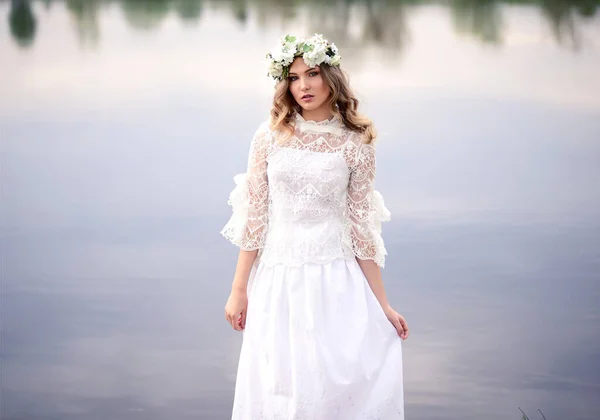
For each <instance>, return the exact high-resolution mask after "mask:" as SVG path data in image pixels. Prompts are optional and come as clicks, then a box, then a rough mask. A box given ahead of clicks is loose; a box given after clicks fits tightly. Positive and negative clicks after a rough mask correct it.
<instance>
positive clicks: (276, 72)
mask: <svg viewBox="0 0 600 420" xmlns="http://www.w3.org/2000/svg"><path fill="white" fill-rule="evenodd" d="M282 74H283V65H282V64H281V63H275V62H273V61H271V62H270V63H269V76H271V77H273V78H274V79H281V76H282Z"/></svg>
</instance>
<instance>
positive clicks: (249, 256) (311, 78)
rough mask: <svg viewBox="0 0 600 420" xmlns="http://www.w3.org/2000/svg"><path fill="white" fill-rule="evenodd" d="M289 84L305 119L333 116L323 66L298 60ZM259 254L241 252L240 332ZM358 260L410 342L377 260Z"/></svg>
mask: <svg viewBox="0 0 600 420" xmlns="http://www.w3.org/2000/svg"><path fill="white" fill-rule="evenodd" d="M288 81H289V89H290V92H291V93H292V96H293V97H294V99H295V100H296V102H297V103H298V104H300V106H301V107H302V117H303V118H304V119H305V120H312V121H324V120H327V119H330V118H331V117H333V110H332V109H331V107H330V106H329V104H328V102H327V100H328V99H329V95H330V90H329V86H327V84H326V83H325V82H324V80H323V78H322V77H321V75H320V69H319V66H317V67H314V68H311V67H308V66H307V65H306V64H305V63H304V60H302V59H301V58H297V59H296V60H294V62H293V63H292V65H291V66H290V70H289V75H288ZM257 254H258V250H254V251H242V250H240V253H239V256H238V261H237V266H236V270H235V275H234V278H233V283H232V286H231V294H230V295H229V299H227V303H226V305H225V319H227V321H228V322H229V323H230V324H231V326H232V327H233V328H234V329H235V330H237V331H242V330H243V329H244V328H245V327H246V312H247V309H248V294H247V284H248V278H249V276H250V271H251V269H252V266H253V264H254V261H255V260H256V256H257ZM356 260H357V261H358V264H359V265H360V268H361V270H362V271H363V273H364V275H365V277H366V279H367V282H368V283H369V287H370V288H371V290H372V291H373V294H374V295H375V297H376V298H377V301H378V302H379V304H380V305H381V308H382V309H383V312H384V313H385V315H386V317H387V319H388V320H389V321H390V323H391V324H392V325H393V326H394V328H396V331H397V333H398V336H399V337H400V338H401V339H403V340H406V339H407V338H408V335H409V329H408V325H407V324H406V320H405V319H404V317H403V316H402V315H400V314H399V313H398V312H396V311H395V310H394V308H392V306H391V305H390V304H389V302H388V300H387V296H386V293H385V287H384V285H383V279H382V275H381V268H380V267H379V266H378V265H377V264H376V263H375V261H373V260H361V259H359V258H357V259H356Z"/></svg>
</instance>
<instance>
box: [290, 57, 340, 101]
mask: <svg viewBox="0 0 600 420" xmlns="http://www.w3.org/2000/svg"><path fill="white" fill-rule="evenodd" d="M288 83H289V89H290V92H291V93H292V96H293V97H294V99H295V100H296V102H297V103H298V104H299V105H300V106H301V107H302V109H303V110H305V111H316V110H321V108H322V107H327V106H328V103H327V100H328V99H329V95H330V92H329V86H327V84H326V83H325V82H324V81H323V78H322V77H321V69H320V68H319V66H317V67H312V68H311V67H308V66H307V65H306V63H305V62H304V60H303V59H302V57H298V58H296V59H295V60H294V62H293V63H292V65H291V66H290V71H289V74H288Z"/></svg>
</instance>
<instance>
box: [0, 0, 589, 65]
mask: <svg viewBox="0 0 600 420" xmlns="http://www.w3.org/2000/svg"><path fill="white" fill-rule="evenodd" d="M58 1H59V0H44V1H43V2H41V1H40V2H36V1H29V0H11V9H10V14H9V21H10V28H11V34H12V37H13V39H14V40H15V42H17V43H18V44H19V45H21V46H28V45H31V44H32V43H33V42H34V39H35V32H36V18H35V15H34V13H33V11H32V3H33V5H35V3H45V4H47V5H52V3H55V2H58ZM436 3H437V4H440V5H444V6H446V7H449V8H450V11H451V16H452V20H453V24H454V28H455V30H456V31H457V32H458V33H459V34H467V35H469V36H472V37H474V38H475V39H477V40H479V41H481V42H484V43H489V44H494V45H498V44H501V43H502V39H503V36H502V35H503V34H502V32H503V21H502V6H503V5H507V4H511V5H515V4H518V5H524V6H531V7H535V8H538V9H539V10H540V11H541V15H542V16H543V17H544V18H545V19H546V20H547V22H548V25H549V27H550V28H551V30H552V33H553V36H554V38H555V40H556V42H557V43H558V44H559V45H562V46H565V47H566V48H572V49H574V50H577V49H579V48H581V36H580V34H579V31H578V25H579V24H580V23H581V22H583V21H584V20H585V19H587V18H590V17H593V16H595V14H596V10H597V9H598V7H599V6H600V0H570V1H569V0H537V1H536V0H521V1H519V0H511V1H498V0H450V1H441V0H440V1H424V0H423V1H419V0H303V1H296V0H65V4H66V6H67V8H68V10H69V12H70V13H71V15H72V16H73V18H74V20H75V23H76V30H77V35H78V37H79V39H80V41H81V43H82V44H88V43H97V42H98V39H99V37H100V33H99V25H98V16H99V11H100V10H101V8H102V7H103V6H106V5H114V4H117V5H118V6H119V7H120V8H121V9H122V11H123V14H124V16H125V19H126V20H127V22H128V23H129V25H130V26H131V27H132V28H135V29H138V30H155V29H156V28H157V27H158V26H160V24H161V22H163V20H164V19H165V18H166V17H167V16H169V15H171V14H172V15H175V16H177V17H178V18H179V19H180V20H181V21H182V22H185V23H186V24H199V23H200V18H201V17H202V15H203V11H204V10H205V9H206V8H209V9H213V10H225V11H227V12H228V13H229V14H230V15H231V17H232V18H233V19H235V20H236V21H237V22H239V23H240V24H241V25H245V24H246V22H247V20H248V17H249V16H250V15H252V16H254V18H255V21H256V23H257V25H258V27H259V28H263V29H270V28H281V27H284V26H285V25H286V23H290V22H291V21H294V20H295V19H297V18H298V16H300V15H301V14H302V15H305V16H306V17H307V19H306V20H307V21H308V22H310V24H309V27H307V28H306V31H307V34H310V33H312V32H321V33H324V34H326V35H327V36H329V37H331V38H332V39H335V40H336V43H337V44H338V45H340V46H341V47H346V48H361V47H364V46H365V45H370V44H376V45H378V46H381V47H384V48H386V49H387V50H389V51H390V53H392V54H393V53H400V52H401V51H402V49H403V47H404V45H405V44H406V42H407V40H408V39H409V37H410V34H409V30H408V27H407V24H406V12H407V9H409V8H418V7H419V6H422V5H431V4H436ZM33 9H35V7H34V8H33Z"/></svg>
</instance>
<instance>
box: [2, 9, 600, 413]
mask: <svg viewBox="0 0 600 420" xmlns="http://www.w3.org/2000/svg"><path fill="white" fill-rule="evenodd" d="M287 32H289V33H294V34H301V35H312V34H313V33H314V32H319V33H324V34H325V36H326V37H327V38H328V39H330V40H332V41H334V42H335V43H336V45H337V46H338V47H339V49H340V52H341V54H342V57H343V62H342V63H343V64H342V66H343V68H344V69H345V70H347V71H348V72H349V74H350V76H351V81H352V84H353V87H354V89H355V90H356V93H357V95H358V96H359V98H360V99H361V107H362V109H363V111H364V112H365V113H366V114H368V115H369V116H370V117H371V118H372V119H373V120H374V121H375V123H376V125H377V128H378V131H379V134H380V135H379V138H378V174H377V177H378V178H377V188H378V189H379V190H380V191H381V192H382V194H383V196H384V198H385V200H386V205H387V206H388V208H389V209H390V210H391V212H392V221H391V222H389V223H387V224H385V225H384V238H385V240H386V244H387V248H388V252H389V256H388V259H387V264H386V268H385V270H384V279H385V282H386V287H387V291H388V296H389V298H390V300H391V302H392V304H393V306H394V307H395V308H396V309H397V310H398V311H399V312H400V313H402V314H403V315H404V316H405V317H406V319H407V321H408V323H409V325H410V327H411V337H410V338H409V339H408V340H407V341H406V342H405V343H404V363H405V390H406V417H407V419H425V420H428V419H432V420H445V419H461V420H464V419H469V420H470V419H487V420H501V419H502V420H510V419H514V420H518V419H520V418H521V412H520V411H519V407H520V408H521V409H522V410H523V411H524V412H526V413H527V414H528V415H529V417H530V418H531V419H532V420H533V419H542V416H541V414H540V412H539V411H537V410H538V409H541V411H542V412H543V413H544V415H545V416H546V418H547V419H548V420H597V419H599V418H600V399H599V398H598V397H599V396H600V1H595V0H588V1H558V0H552V1H510V2H509V1H507V2H503V1H489V0H488V1H474V0H471V1H470V0H455V1H393V0H388V1H383V0H382V1H375V0H373V1H367V0H355V1H347V0H346V1H341V0H340V1H333V0H330V1H315V0H313V1H284V2H280V1H275V0H264V1H260V0H230V1H193V0H152V1H150V0H147V1H142V0H127V1H126V0H122V1H117V0H113V1H93V0H71V1H51V0H46V1H31V2H29V1H25V0H12V1H0V200H1V201H0V204H1V207H0V223H1V226H0V227H1V237H0V240H1V244H0V246H1V261H0V262H1V281H2V284H1V286H2V287H1V298H2V302H1V316H2V318H1V321H2V331H1V333H2V340H1V362H2V381H1V382H2V383H1V393H2V394H1V403H2V404H1V413H0V416H1V418H2V420H75V419H77V420H133V419H136V420H154V419H168V420H179V419H181V420H183V419H203V420H204V419H206V420H220V419H227V418H229V416H230V408H231V404H232V401H233V386H234V379H235V373H236V365H237V358H238V355H239V349H240V344H241V335H240V334H239V333H236V332H235V331H233V330H232V329H231V328H230V327H229V325H228V324H227V323H226V321H225V320H224V316H223V307H224V305H225V301H226V299H227V296H228V293H229V287H230V284H231V281H232V276H233V272H234V268H235V261H236V258H237V249H236V248H235V247H233V246H232V245H231V244H229V243H228V242H227V241H226V240H225V239H223V238H222V237H221V236H220V234H219V231H220V229H221V228H222V226H223V225H224V224H225V222H226V221H227V219H228V218H229V215H230V211H231V210H230V207H229V206H228V205H227V199H228V195H229V192H230V190H231V189H232V188H233V186H234V184H233V176H234V175H235V174H237V173H240V172H243V171H245V166H246V158H247V153H248V146H249V142H250V139H251V136H252V134H253V133H254V130H255V129H256V128H257V127H258V125H259V124H260V122H261V121H264V120H265V119H266V118H267V117H268V112H269V109H270V101H271V95H272V82H271V81H270V80H269V78H267V77H266V70H265V68H264V66H263V64H262V61H263V60H264V55H265V54H266V52H267V51H268V50H269V49H270V48H271V47H272V46H273V45H274V44H275V43H276V41H277V39H278V38H279V37H280V36H281V35H283V34H285V33H287ZM349 310H352V309H351V308H349ZM383 420H385V419H383Z"/></svg>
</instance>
